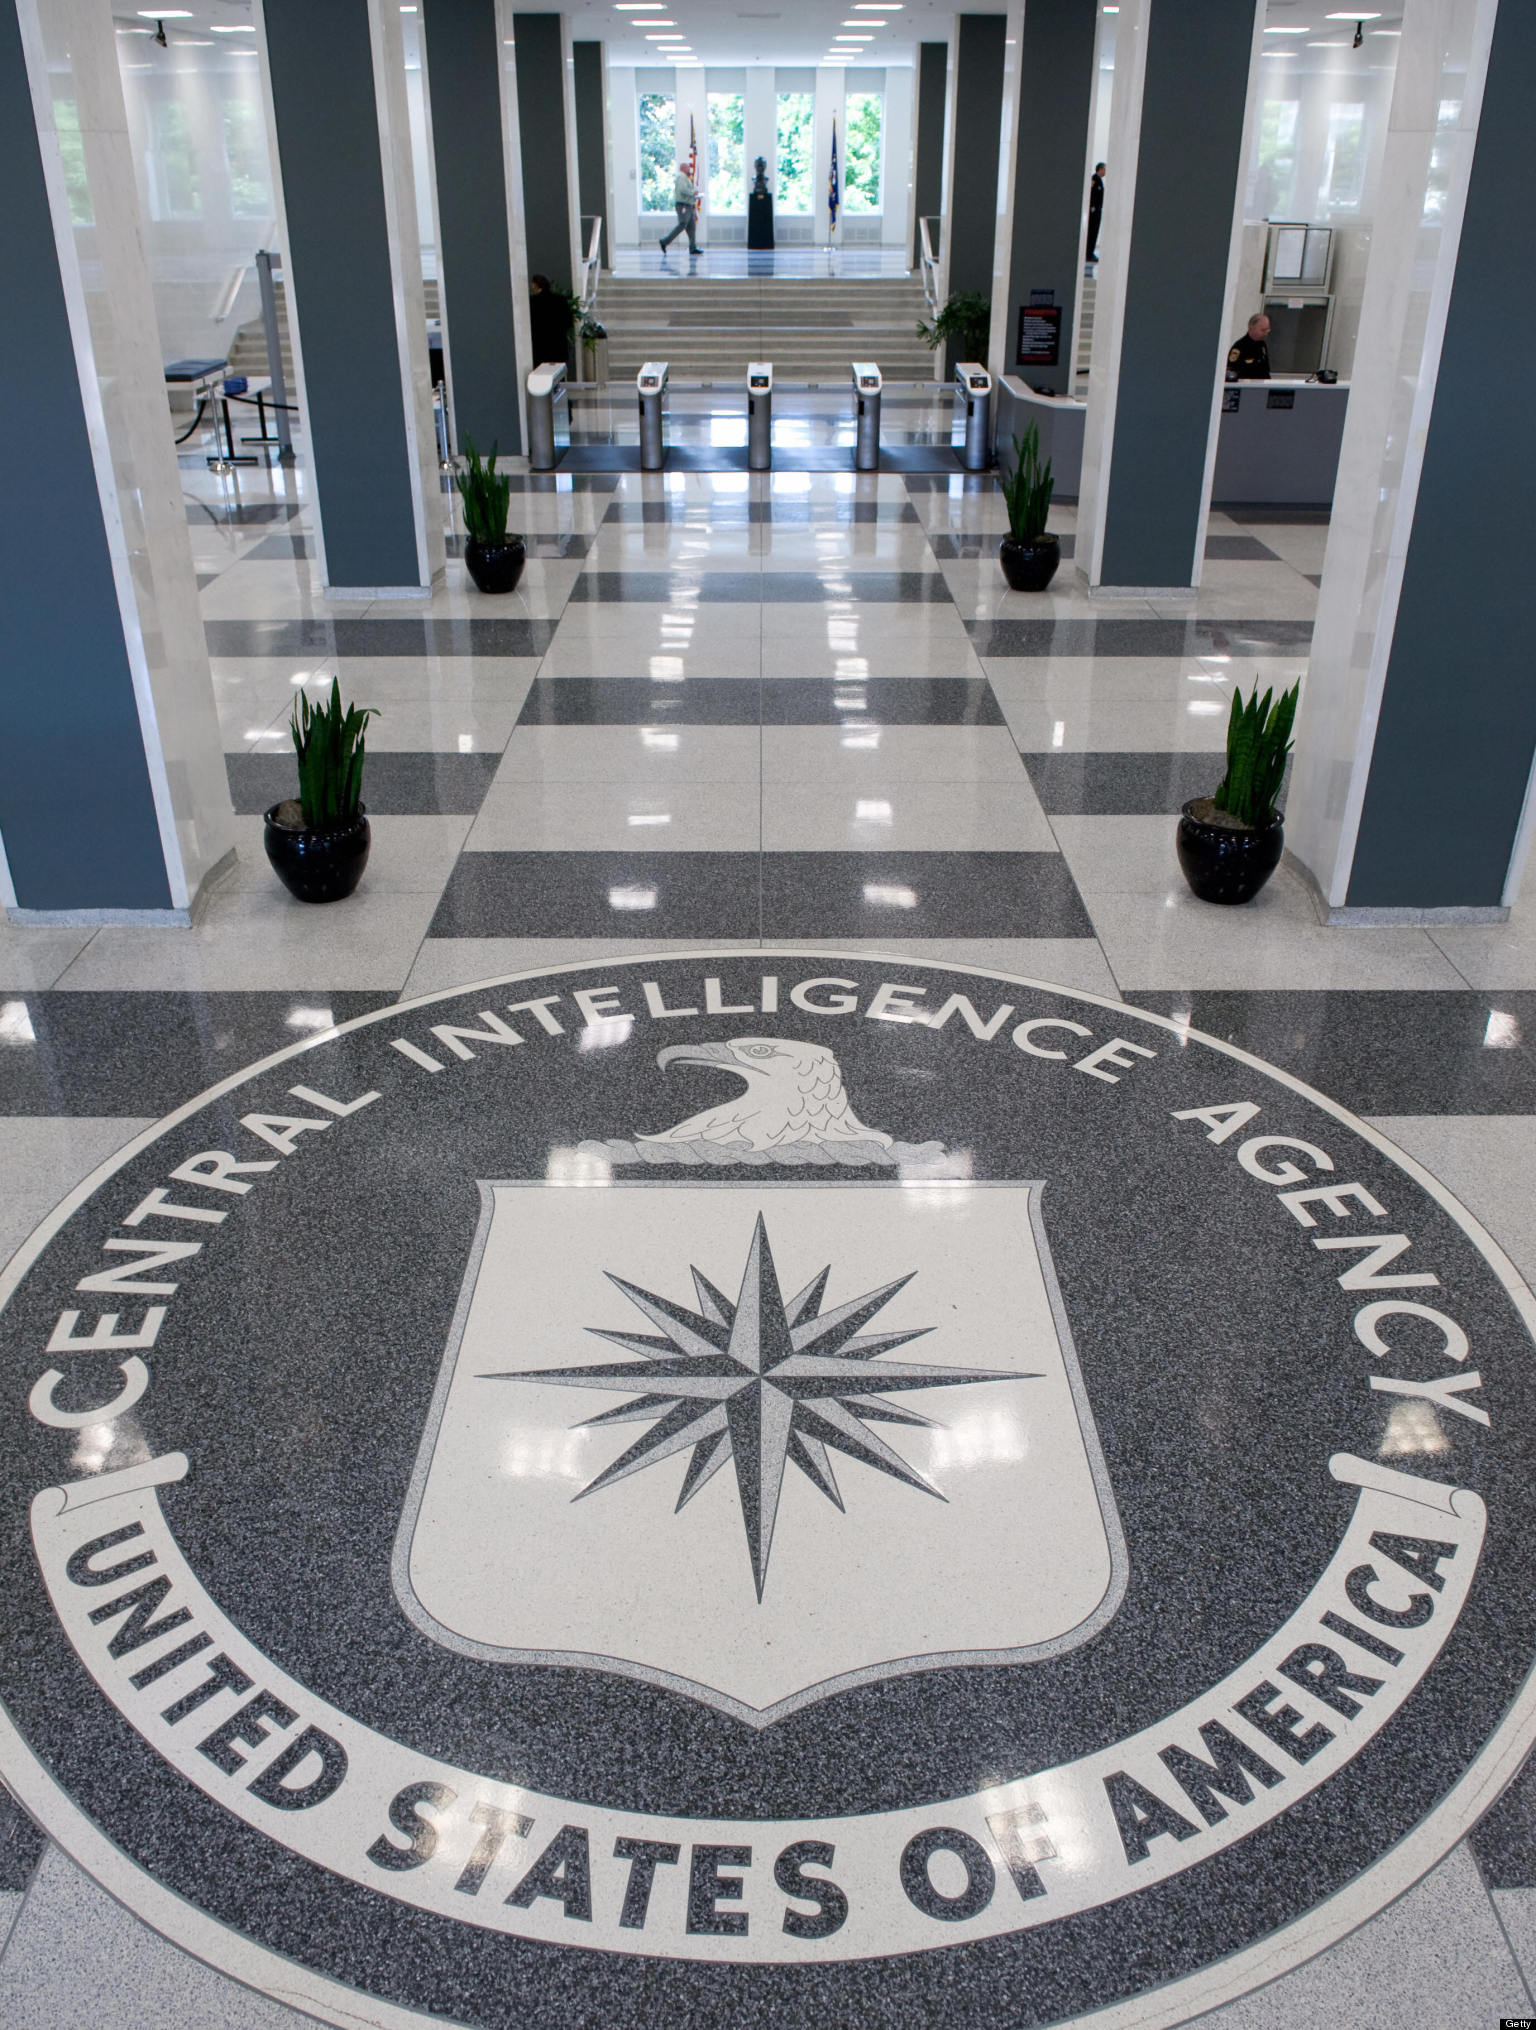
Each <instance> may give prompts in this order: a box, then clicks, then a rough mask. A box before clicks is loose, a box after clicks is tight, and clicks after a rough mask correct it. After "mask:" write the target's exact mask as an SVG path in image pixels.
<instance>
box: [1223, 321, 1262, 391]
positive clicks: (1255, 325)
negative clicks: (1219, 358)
mask: <svg viewBox="0 0 1536 2030" xmlns="http://www.w3.org/2000/svg"><path fill="white" fill-rule="evenodd" d="M1268 337H1269V319H1268V318H1267V317H1266V316H1265V315H1264V313H1263V311H1262V310H1261V311H1260V312H1259V313H1258V315H1257V316H1256V317H1250V318H1249V320H1248V329H1247V330H1246V331H1245V332H1244V333H1243V335H1242V337H1241V338H1240V339H1239V340H1238V341H1237V343H1236V345H1234V346H1233V348H1232V350H1231V351H1230V352H1229V353H1228V354H1227V379H1228V380H1229V381H1267V380H1268V379H1269V346H1268V345H1267V344H1266V342H1265V341H1266V340H1267V339H1268Z"/></svg>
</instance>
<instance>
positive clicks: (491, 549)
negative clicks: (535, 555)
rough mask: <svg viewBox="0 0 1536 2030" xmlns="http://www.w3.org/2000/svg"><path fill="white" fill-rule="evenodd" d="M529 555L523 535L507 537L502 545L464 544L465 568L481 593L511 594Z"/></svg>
mask: <svg viewBox="0 0 1536 2030" xmlns="http://www.w3.org/2000/svg"><path fill="white" fill-rule="evenodd" d="M527 555H528V553H527V551H526V550H525V549H524V547H523V539H522V537H521V536H508V537H507V539H506V541H505V542H502V543H476V542H473V541H471V542H467V543H466V544H465V545H464V568H465V570H466V571H468V573H469V575H470V577H471V578H473V579H474V581H475V584H476V585H477V586H478V588H479V589H480V591H482V592H512V591H515V589H516V587H517V581H518V579H519V578H521V577H522V575H523V564H524V561H525V560H526V558H527Z"/></svg>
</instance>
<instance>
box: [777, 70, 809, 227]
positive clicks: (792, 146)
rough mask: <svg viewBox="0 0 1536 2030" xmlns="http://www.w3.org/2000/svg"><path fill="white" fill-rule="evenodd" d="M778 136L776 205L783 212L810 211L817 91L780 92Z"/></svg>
mask: <svg viewBox="0 0 1536 2030" xmlns="http://www.w3.org/2000/svg"><path fill="white" fill-rule="evenodd" d="M776 136H777V146H776V153H777V158H778V159H777V167H776V172H775V183H776V188H775V190H774V193H773V201H774V204H775V206H776V207H777V209H778V210H779V211H781V212H808V211H809V210H810V209H811V192H812V185H813V176H812V171H813V168H814V164H813V162H812V159H811V158H812V156H813V155H814V154H815V150H816V94H815V93H814V92H780V93H779V107H778V124H777V128H776Z"/></svg>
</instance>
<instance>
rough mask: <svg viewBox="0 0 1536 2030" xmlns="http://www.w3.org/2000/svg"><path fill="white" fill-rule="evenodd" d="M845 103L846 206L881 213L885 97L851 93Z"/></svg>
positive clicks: (880, 94) (844, 174) (854, 209)
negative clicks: (846, 137) (846, 141)
mask: <svg viewBox="0 0 1536 2030" xmlns="http://www.w3.org/2000/svg"><path fill="white" fill-rule="evenodd" d="M845 103H846V107H847V111H846V114H845V118H846V120H847V124H848V144H847V151H846V156H845V161H846V167H845V168H844V170H843V203H844V205H845V206H846V208H847V209H848V210H849V211H879V209H880V169H881V161H880V158H881V156H882V154H883V153H884V147H883V142H884V138H885V131H884V130H885V94H884V93H883V92H850V93H849V94H848V97H847V100H846V102H845Z"/></svg>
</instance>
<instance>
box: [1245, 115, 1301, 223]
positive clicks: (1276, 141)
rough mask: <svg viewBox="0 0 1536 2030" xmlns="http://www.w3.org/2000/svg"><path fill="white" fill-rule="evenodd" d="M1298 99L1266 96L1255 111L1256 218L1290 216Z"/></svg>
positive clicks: (1254, 192) (1291, 210)
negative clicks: (1257, 164)
mask: <svg viewBox="0 0 1536 2030" xmlns="http://www.w3.org/2000/svg"><path fill="white" fill-rule="evenodd" d="M1300 117H1301V101H1300V99H1266V100H1265V101H1264V104H1263V107H1262V108H1261V110H1260V113H1259V173H1258V176H1257V178H1256V179H1255V181H1254V191H1253V204H1254V210H1255V211H1256V212H1257V214H1258V216H1259V217H1260V218H1293V217H1294V216H1295V212H1296V199H1295V194H1294V185H1295V181H1296V128H1297V123H1298V121H1299V120H1300Z"/></svg>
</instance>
